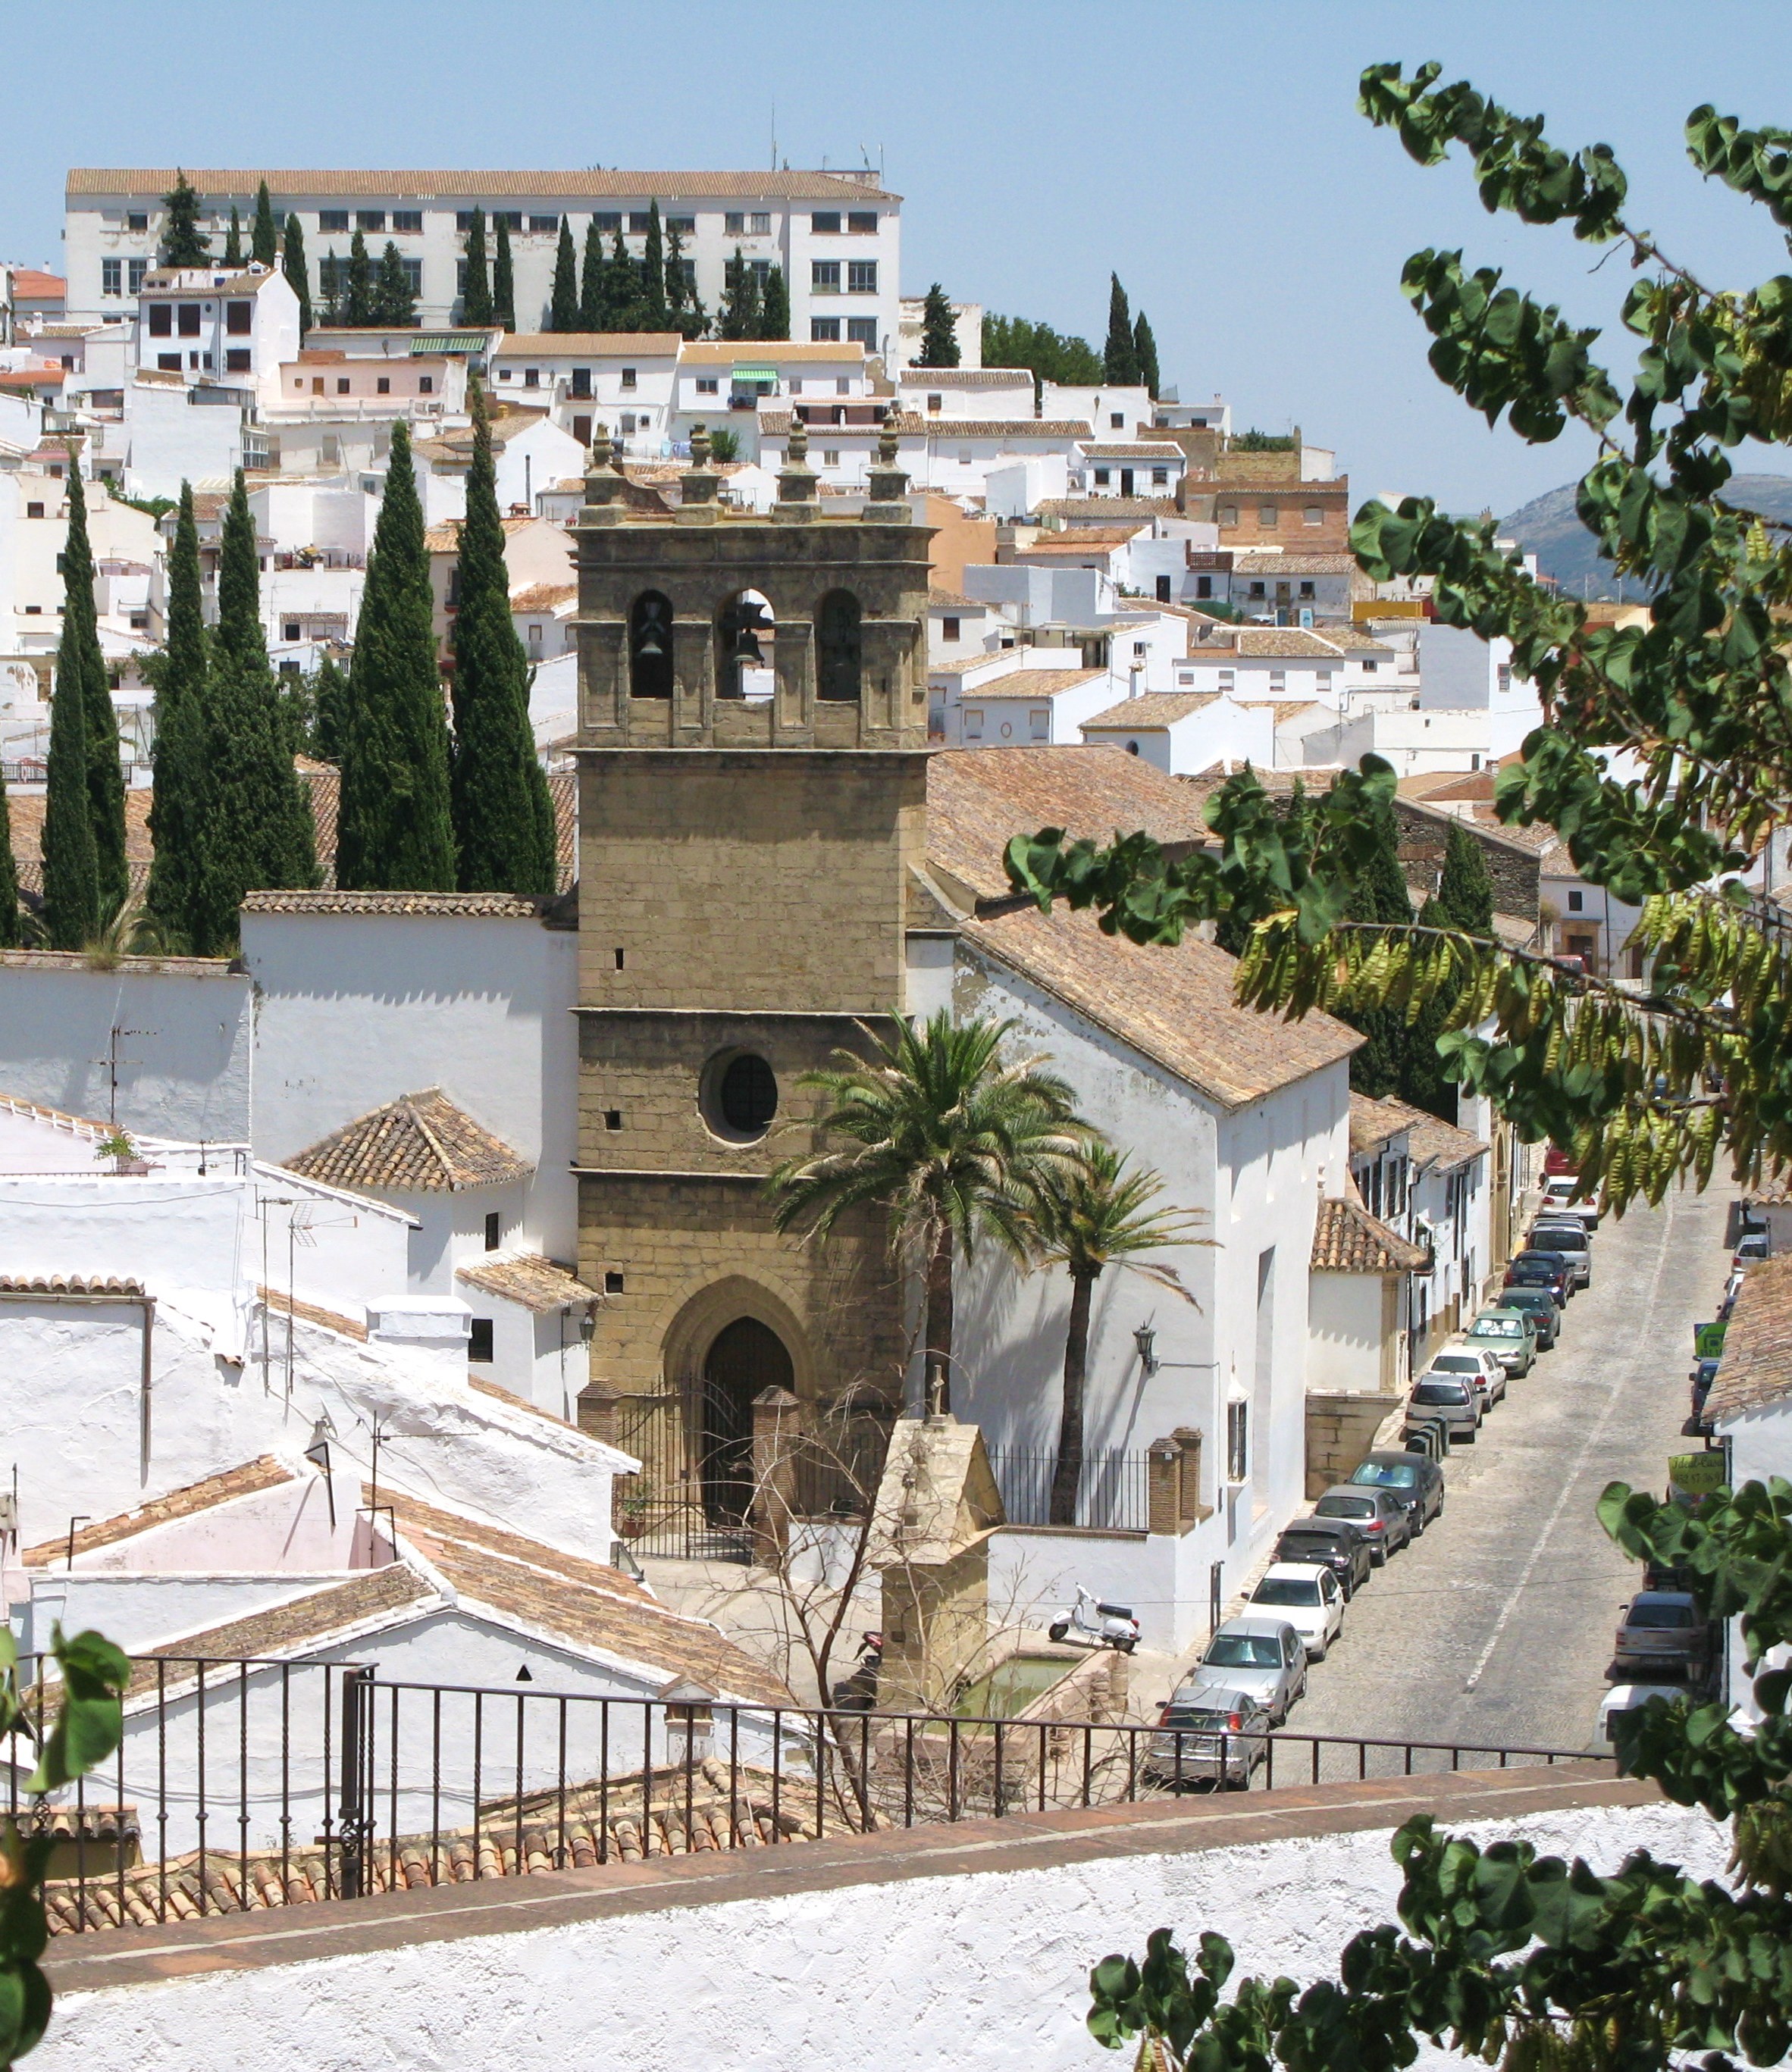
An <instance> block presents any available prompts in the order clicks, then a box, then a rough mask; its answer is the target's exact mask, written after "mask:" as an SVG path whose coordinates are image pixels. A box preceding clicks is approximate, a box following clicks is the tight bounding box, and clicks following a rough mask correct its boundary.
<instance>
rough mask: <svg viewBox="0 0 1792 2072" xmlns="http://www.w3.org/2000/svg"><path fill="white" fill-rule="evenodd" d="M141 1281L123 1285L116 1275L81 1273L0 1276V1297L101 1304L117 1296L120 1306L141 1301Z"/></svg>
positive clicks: (9, 1274) (4, 1274)
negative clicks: (48, 1297) (73, 1297)
mask: <svg viewBox="0 0 1792 2072" xmlns="http://www.w3.org/2000/svg"><path fill="white" fill-rule="evenodd" d="M142 1293H143V1284H142V1281H130V1280H126V1281H121V1280H119V1279H118V1278H117V1276H116V1275H111V1276H102V1275H100V1274H97V1273H96V1274H80V1273H0V1295H80V1296H83V1297H88V1298H89V1299H91V1298H92V1297H95V1296H98V1297H101V1299H102V1300H103V1299H105V1298H107V1297H113V1296H116V1297H117V1299H118V1300H119V1301H121V1302H134V1301H140V1300H141V1299H142Z"/></svg>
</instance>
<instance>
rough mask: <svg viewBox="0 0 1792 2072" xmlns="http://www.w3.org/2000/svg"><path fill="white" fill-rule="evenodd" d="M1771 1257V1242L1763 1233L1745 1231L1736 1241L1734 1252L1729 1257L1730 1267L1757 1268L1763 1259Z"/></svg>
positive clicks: (1765, 1233)
mask: <svg viewBox="0 0 1792 2072" xmlns="http://www.w3.org/2000/svg"><path fill="white" fill-rule="evenodd" d="M1772 1257H1773V1239H1771V1238H1770V1237H1769V1235H1768V1234H1767V1232H1766V1231H1764V1230H1763V1231H1745V1232H1744V1234H1743V1235H1742V1236H1741V1237H1740V1238H1738V1239H1736V1250H1735V1251H1734V1252H1732V1254H1731V1255H1730V1264H1731V1265H1732V1266H1758V1265H1759V1264H1761V1261H1762V1260H1764V1259H1771V1258H1772Z"/></svg>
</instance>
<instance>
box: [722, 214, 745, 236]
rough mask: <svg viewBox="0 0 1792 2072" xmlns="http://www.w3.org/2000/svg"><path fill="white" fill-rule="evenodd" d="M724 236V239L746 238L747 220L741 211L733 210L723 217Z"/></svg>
mask: <svg viewBox="0 0 1792 2072" xmlns="http://www.w3.org/2000/svg"><path fill="white" fill-rule="evenodd" d="M722 235H723V236H724V237H744V236H746V235H747V218H746V216H745V215H744V213H743V212H742V211H741V210H739V209H738V208H731V209H730V210H728V211H727V213H726V214H725V215H724V216H723V218H722Z"/></svg>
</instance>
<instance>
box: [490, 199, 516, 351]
mask: <svg viewBox="0 0 1792 2072" xmlns="http://www.w3.org/2000/svg"><path fill="white" fill-rule="evenodd" d="M492 323H496V324H502V325H503V327H504V328H505V330H506V331H514V330H515V329H516V328H517V276H516V273H515V271H514V269H513V268H512V266H511V264H510V219H509V217H508V216H505V215H504V214H503V213H500V215H499V216H498V247H497V252H496V255H495V256H494V257H493V259H492Z"/></svg>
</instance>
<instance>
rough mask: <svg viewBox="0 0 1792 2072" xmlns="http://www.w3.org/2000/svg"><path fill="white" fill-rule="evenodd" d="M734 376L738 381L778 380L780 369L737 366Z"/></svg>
mask: <svg viewBox="0 0 1792 2072" xmlns="http://www.w3.org/2000/svg"><path fill="white" fill-rule="evenodd" d="M734 378H735V380H736V381H776V380H777V378H778V370H777V368H775V367H737V368H735V371H734Z"/></svg>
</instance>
